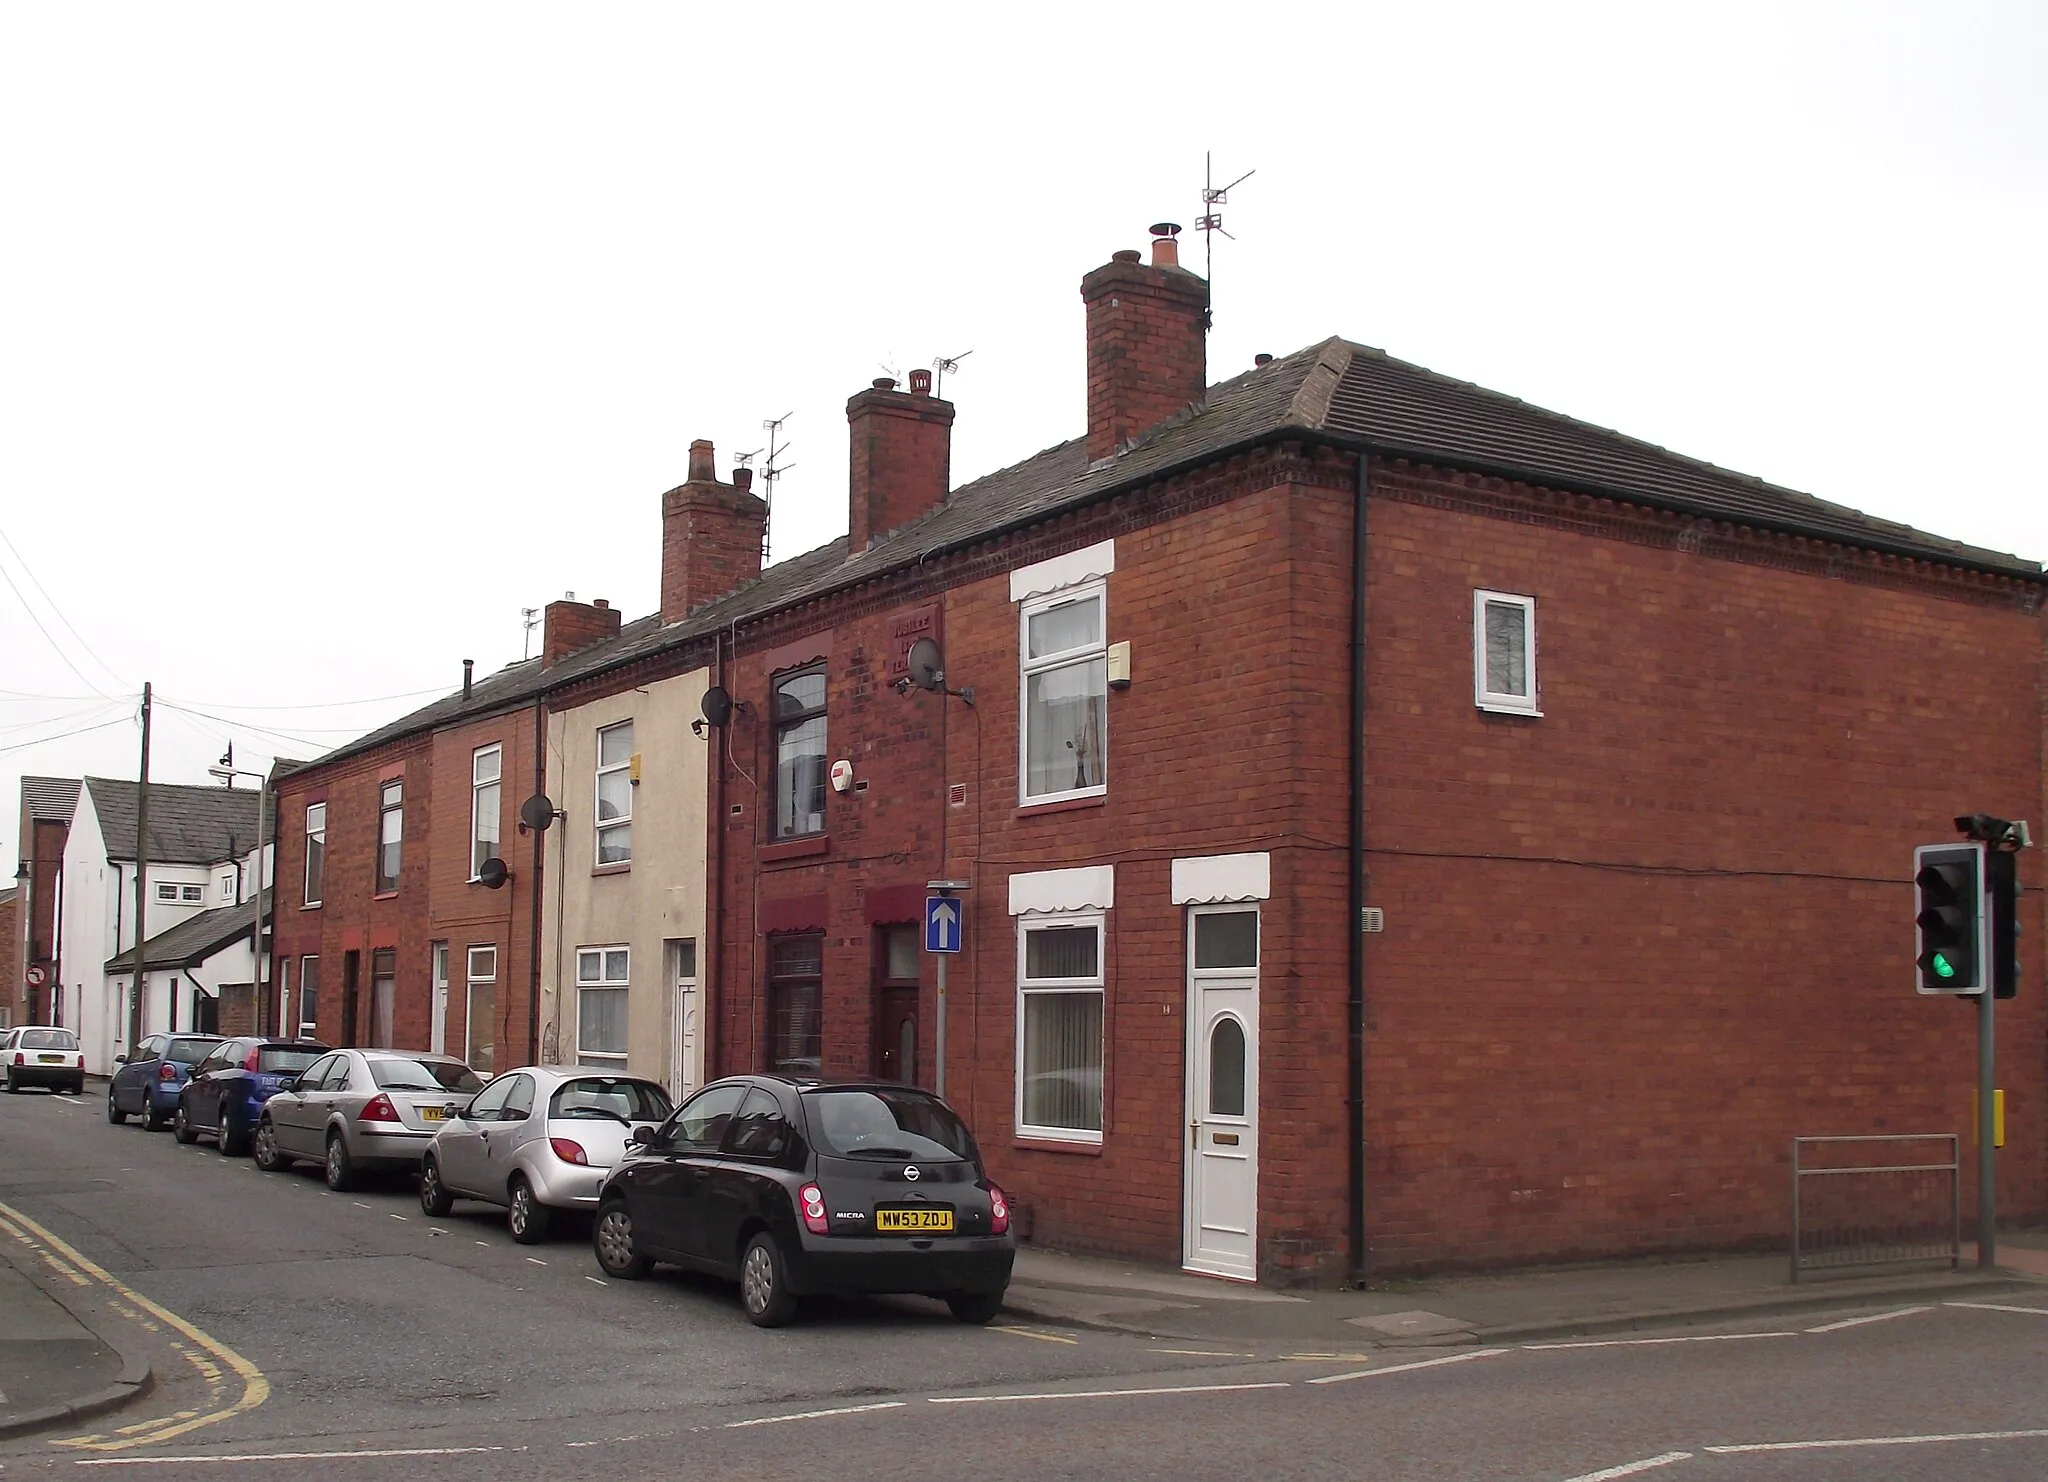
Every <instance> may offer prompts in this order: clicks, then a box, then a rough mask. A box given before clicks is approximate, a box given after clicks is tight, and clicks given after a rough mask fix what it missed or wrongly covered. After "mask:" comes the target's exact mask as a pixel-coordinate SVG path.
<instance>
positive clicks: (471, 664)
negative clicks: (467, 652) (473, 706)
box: [462, 659, 476, 700]
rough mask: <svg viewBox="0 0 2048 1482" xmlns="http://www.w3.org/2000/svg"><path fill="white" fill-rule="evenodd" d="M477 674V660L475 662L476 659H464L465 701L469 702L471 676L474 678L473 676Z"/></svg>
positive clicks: (463, 685) (463, 683)
mask: <svg viewBox="0 0 2048 1482" xmlns="http://www.w3.org/2000/svg"><path fill="white" fill-rule="evenodd" d="M475 673H476V660H475V659H464V660H463V661H462V698H463V699H465V700H467V699H468V698H469V685H470V678H471V676H472V675H474V674H475Z"/></svg>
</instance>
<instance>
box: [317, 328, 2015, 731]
mask: <svg viewBox="0 0 2048 1482" xmlns="http://www.w3.org/2000/svg"><path fill="white" fill-rule="evenodd" d="M1300 434H1311V435H1315V436H1319V437H1322V438H1325V439H1328V440H1330V441H1333V442H1337V443H1341V444H1347V445H1350V446H1354V447H1357V448H1359V449H1361V450H1363V451H1374V452H1379V453H1384V454H1389V455H1394V456H1405V457H1411V458H1415V459H1417V460H1427V461H1430V462H1433V463H1439V464H1444V465H1447V466H1451V467H1459V468H1469V469H1471V470H1473V471H1475V472H1484V473H1493V474H1498V475H1501V476H1504V477H1510V478H1515V479H1519V480H1523V481H1526V482H1529V483H1534V484H1541V485H1546V486H1549V487H1554V488H1562V489H1566V490H1572V491H1576V492H1582V493H1592V494H1603V495H1610V496H1613V497H1617V498H1621V499H1625V500H1629V501H1632V502H1635V503H1641V504H1646V505H1650V506H1653V507H1658V508H1664V509H1670V510H1674V511H1677V512H1680V513H1684V514H1692V515H1700V516H1705V517H1708V518H1713V519H1721V520H1731V521H1735V522H1739V523H1742V524H1748V525H1757V526H1762V527H1765V528H1769V529H1773V530H1779V531H1785V532H1789V533H1793V534H1802V535H1811V536H1817V537H1820V538H1823V539H1827V540H1837V541H1843V542H1846V543H1848V544H1851V545H1858V546H1863V547H1865V548H1868V549H1873V550H1879V551H1886V552H1890V553H1893V554H1898V555H1905V556H1913V557H1917V558H1920V559H1923V560H1929V561H1939V562H1947V563H1950V564H1956V565H1961V566H1965V567H1969V568H1972V569H1975V570H1981V571H1987V572H1991V573H1994V574H1996V575H2001V576H2011V577H2017V578H2020V579H2022V580H2028V581H2040V580H2042V578H2043V575H2044V573H2043V570H2042V568H2041V566H2040V564H2039V563H2037V562H2033V561H2026V560H2022V559H2020V558H2019V557H2017V556H2011V555H2007V554H2004V553H2003V552H1999V551H1989V550H1983V549H1980V548H1978V547H1975V546H1969V545H1965V544H1963V543H1961V542H1960V541H1954V540H1949V539H1947V538H1945V537H1943V536H1939V535H1930V534H1928V533H1926V532H1924V531H1920V530H1916V529H1913V528H1912V527H1910V526H1907V525H1900V524H1896V523H1894V522H1891V521H1888V520H1879V519H1876V518H1874V517H1872V516H1870V515H1866V514H1863V513H1862V512H1861V511H1858V510H1854V509H1850V508H1849V507H1847V506H1846V505H1839V504H1831V503H1829V502H1828V501H1826V500H1823V499H1816V498H1814V497H1813V496H1812V495H1810V494H1802V493H1799V492H1798V491H1797V490H1793V489H1786V488H1781V487H1780V486H1778V485H1775V484H1767V483H1765V482H1764V481H1763V480H1761V479H1757V478H1752V477H1750V476H1748V475H1746V474H1739V473H1733V472H1730V471H1729V470H1727V469H1724V468H1719V467H1717V466H1715V465H1714V464H1711V463H1706V462H1703V461H1701V460H1699V459H1696V458H1689V457H1686V456H1684V455H1683V454H1679V453H1673V452H1670V451H1668V450H1667V449H1664V448H1660V447H1657V446H1656V445H1654V444H1652V443H1646V442H1641V441H1638V440H1637V439H1635V438H1631V437H1625V436H1623V435H1622V434H1621V433H1618V432H1613V431H1610V430H1609V429H1607V428H1604V427H1598V426H1595V425H1594V424H1592V423H1590V422H1580V421H1577V420H1575V419H1573V418H1571V417H1566V416H1563V415H1561V414H1560V413H1557V412H1551V411H1546V410H1544V409H1543V408H1541V407H1537V406H1532V405H1530V404H1529V403H1527V402H1524V401H1520V400H1517V399H1516V398H1515V397H1512V396H1506V395H1503V394H1501V393H1500V392H1496V391H1488V390H1486V389H1484V388H1483V387H1479V386H1474V385H1472V384H1470V383H1469V382H1465V381H1460V380H1456V379H1454V378H1452V377H1450V376H1444V375H1439V374H1438V373H1436V372H1435V371H1431V370H1427V369H1425V368H1423V367H1422V366H1419V365H1412V364H1410V363H1408V362H1407V361H1404V360H1397V359H1395V358H1394V357H1393V356H1391V355H1388V354H1387V353H1386V352H1385V351H1384V350H1378V349H1374V348H1373V347H1371V346H1369V345H1360V344H1354V343H1353V342H1351V341H1349V340H1345V339H1341V338H1332V339H1328V340H1324V341H1323V342H1322V343H1320V344H1316V345H1310V346H1308V347H1307V348H1305V349H1302V350H1298V351H1296V352H1295V353H1294V354H1292V355H1286V356H1282V357H1280V358H1278V359H1276V360H1273V361H1271V362H1269V363H1268V364H1266V365H1264V366H1260V367H1258V368H1257V369H1254V370H1250V371H1247V372H1245V373H1244V374H1242V375H1239V376H1236V377H1234V378H1232V379H1230V380H1227V381H1224V382H1221V383H1219V384H1217V385H1215V386H1212V387H1210V388H1209V392H1208V395H1207V396H1206V397H1205V398H1204V399H1203V401H1202V402H1201V404H1200V405H1199V406H1191V407H1189V408H1188V409H1187V410H1186V411H1184V412H1182V413H1181V415H1179V416H1178V417H1175V418H1173V419H1171V420H1169V421H1167V422H1165V423H1163V424H1162V425H1160V426H1158V427H1155V428H1153V429H1151V430H1150V431H1149V432H1147V433H1146V434H1145V435H1144V436H1142V437H1139V438H1136V439H1134V440H1133V441H1132V442H1131V443H1129V444H1127V445H1126V446H1125V447H1124V448H1122V449H1120V450H1119V451H1118V452H1117V453H1116V455H1115V456H1114V457H1110V458H1103V459H1097V460H1094V461H1090V459H1089V458H1088V455H1087V450H1086V440H1085V439H1084V438H1075V439H1074V440H1072V441H1071V442H1064V443H1059V444H1057V445H1055V446H1053V447H1050V448H1046V449H1044V450H1043V451H1041V452H1038V453H1034V454H1033V455H1032V456H1031V457H1029V458H1026V459H1024V460H1023V461H1022V462H1019V463H1015V464H1012V465H1011V466H1010V467H1008V468H1004V469H1000V470H998V471H997V472H995V473H992V474H989V475H987V476H986V477H983V478H980V479H976V480H975V481H973V482H972V483H968V484H963V485H961V486H960V487H959V488H957V489H955V490H954V491H953V492H952V493H951V494H950V495H949V496H948V497H947V500H946V502H945V503H944V504H943V505H941V506H940V507H939V508H938V509H936V510H933V511H932V512H931V513H929V514H927V515H924V516H923V517H921V518H919V519H917V520H914V521H912V522H910V523H909V524H908V525H905V526H903V527H902V528H901V529H898V530H895V531H891V532H889V533H888V534H887V535H885V536H884V537H882V538H881V539H879V540H876V541H875V542H874V543H873V544H871V545H870V546H868V548H867V549H866V550H863V551H858V552H852V551H849V549H848V543H847V539H846V537H845V536H840V537H839V538H838V539H836V540H832V541H829V542H827V543H826V544H824V545H822V546H819V547H817V548H816V549H815V550H811V551H807V552H805V553H804V554H803V555H800V556H796V557H793V558H791V559H790V560H787V561H783V562H779V563H777V564H776V565H774V566H771V567H769V568H768V569H767V570H766V571H764V572H762V573H761V575H760V577H759V578H758V579H756V580H755V581H753V582H750V583H749V584H747V585H746V586H744V587H741V588H740V589H739V590H738V591H736V592H734V593H732V594H731V595H730V596H728V597H725V598H722V599H721V600H719V601H717V602H713V603H711V604H709V605H707V606H705V607H703V608H700V609H698V610H697V611H696V612H693V613H691V614H690V615H689V616H688V617H686V618H684V619H683V620H682V621H680V622H677V623H667V624H664V623H663V622H662V621H661V619H660V616H659V615H658V614H656V615H651V616H648V617H644V618H640V619H638V620H637V621H635V622H630V623H626V624H624V625H623V626H622V627H621V628H620V630H619V632H618V634H617V635H616V636H614V637H612V638H610V639H607V640H606V641H604V642H602V643H598V644H593V645H592V646H591V647H589V648H586V649H582V650H580V651H579V652H577V653H574V654H570V655H569V656H568V657H566V658H564V659H563V660H562V661H561V662H559V663H557V664H555V665H554V666H552V667H551V668H545V669H544V668H543V667H542V666H541V661H540V660H539V659H529V660H526V661H525V662H523V663H519V664H511V665H507V666H506V667H505V668H504V669H501V670H499V671H498V672H497V673H496V674H493V675H491V676H489V677H487V678H486V679H484V680H481V681H479V682H478V683H477V684H476V685H475V687H474V692H473V693H472V695H471V696H470V698H469V699H468V700H467V701H465V700H464V699H463V698H462V697H461V696H460V695H459V694H458V695H450V696H448V697H446V698H445V699H441V700H437V701H435V702H434V703H433V704H431V705H428V706H425V707H423V708H422V709H419V710H416V711H414V712H412V713H411V714H410V715H407V716H404V717H401V718H400V719H398V720H395V721H393V722H392V723H391V724H390V725H387V726H384V727H381V728H380V729H378V730H375V731H372V732H370V733H369V734H368V735H366V736H364V737H362V738H361V739H359V740H356V741H352V742H350V743H348V744H347V745H345V746H342V747H340V748H338V749H337V750H335V751H333V752H330V753H329V754H328V755H327V756H326V757H322V758H320V759H319V762H321V763H324V762H326V761H330V760H333V759H335V758H337V757H342V756H347V755H350V754H352V753H355V752H358V751H364V750H368V749H369V748H371V747H373V746H377V745H381V744H383V743H384V742H386V741H391V740H396V739H397V738H399V737H401V736H405V735H409V734H412V733H414V732H416V731H420V730H424V729H430V728H433V727H436V726H439V725H442V724H445V723H447V722H449V721H453V720H455V719H457V718H459V717H462V716H465V715H475V714H483V713H486V712H488V711H490V710H493V709H497V708H501V707H504V706H508V705H513V704H521V703H525V702H528V701H531V700H532V699H533V698H534V697H535V696H536V695H538V694H540V693H541V692H542V691H543V690H546V689H550V688H552V687H555V686H558V685H561V684H566V683H569V682H572V681H574V680H577V679H581V678H584V677H587V676H589V675H593V674H597V673H599V672H602V671H604V670H607V669H610V668H613V667H615V666H618V665H622V664H626V663H630V662H632V661H633V660H635V659H639V658H643V657H646V656H647V655H650V654H655V653H660V652H664V651H666V650H669V649H673V648H678V647H681V646H683V645H685V644H688V643H691V642H695V641H698V640H701V639H706V638H708V637H710V636H711V635H712V634H713V633H715V632H717V631H718V630H719V629H721V628H724V627H726V626H727V625H728V624H730V623H734V622H741V621H746V620H748V619H751V618H755V617H760V616H763V615H765V614H767V613H770V612H773V611H776V610H777V609H779V608H783V607H788V606H791V605H794V604H796V603H799V602H805V601H809V600H812V599H814V598H817V597H821V596H824V595H825V594H827V593H829V592H833V591H836V590H839V589H841V588H844V587H850V586H855V585H858V584H859V583H862V582H865V581H871V580H873V579H875V578H877V577H880V576H883V575H886V574H888V573H890V572H892V571H896V570H898V569H901V568H904V567H909V566H915V565H917V564H918V563H919V562H921V561H923V560H925V559H928V558H929V557H930V556H932V555H934V554H936V553H938V552H940V551H943V550H948V549H952V548H955V547H959V546H964V545H968V544H971V543H973V542H976V541H981V540H986V539H988V538H989V537H991V536H994V535H996V534H999V533H1000V532H1002V531H1004V530H1006V529H1009V528H1011V527H1013V526H1019V525H1025V524H1029V523H1032V522H1035V521H1038V520H1042V519H1045V518H1048V517H1050V516H1052V515H1055V514H1058V513H1060V512H1061V511H1063V510H1067V509H1070V508H1074V507H1076V506H1079V505H1083V504H1087V503H1089V502H1091V501H1093V500H1096V499H1099V498H1102V497H1104V496H1106V495H1109V494H1112V493H1114V492H1116V491H1118V490H1120V489H1122V488H1125V487H1127V486H1129V485H1131V484H1135V483H1139V482H1141V481H1144V480H1147V479H1151V478H1156V477H1158V476H1160V475H1163V474H1167V473H1170V472H1173V471H1175V470H1178V469H1183V468H1190V467H1195V466H1198V465H1200V464H1203V463H1206V462H1210V461H1212V460H1214V459H1216V458H1219V457H1221V456H1223V455H1225V454H1227V453H1230V452H1233V451H1235V450H1238V449H1242V448H1247V447H1250V446H1252V445H1254V444H1257V443H1259V442H1262V441H1266V440H1269V439H1273V438H1277V437H1285V436H1289V435H1300ZM318 764H319V763H312V764H309V765H318Z"/></svg>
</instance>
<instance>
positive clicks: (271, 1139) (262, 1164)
mask: <svg viewBox="0 0 2048 1482" xmlns="http://www.w3.org/2000/svg"><path fill="white" fill-rule="evenodd" d="M251 1151H252V1152H254V1153H255V1155H256V1166H257V1167H258V1168H261V1169H262V1170H263V1171H264V1172H265V1173H282V1172H284V1170H285V1169H287V1168H289V1167H291V1164H292V1160H291V1159H289V1158H287V1157H286V1156H285V1155H284V1154H283V1153H281V1152H279V1151H278V1150H277V1128H275V1127H273V1126H272V1125H271V1123H270V1118H268V1117H265V1118H264V1119H263V1120H262V1121H260V1122H258V1123H257V1124H256V1142H255V1145H254V1147H253V1148H252V1149H251Z"/></svg>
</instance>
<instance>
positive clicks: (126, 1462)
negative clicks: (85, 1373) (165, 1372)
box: [72, 1446, 505, 1467]
mask: <svg viewBox="0 0 2048 1482" xmlns="http://www.w3.org/2000/svg"><path fill="white" fill-rule="evenodd" d="M504 1449H505V1448H504V1447H503V1446H418V1447H411V1448H408V1449H405V1450H394V1451H266V1452H261V1453H252V1454H245V1455H237V1456H98V1457H93V1458H91V1459H90V1460H86V1459H80V1460H77V1461H74V1462H72V1465H73V1466H77V1467H151V1466H163V1465H165V1464H177V1465H189V1464H191V1463H194V1462H219V1461H355V1460H358V1459H359V1458H368V1457H383V1456H480V1455H482V1454H484V1453H485V1452H488V1451H503V1450H504Z"/></svg>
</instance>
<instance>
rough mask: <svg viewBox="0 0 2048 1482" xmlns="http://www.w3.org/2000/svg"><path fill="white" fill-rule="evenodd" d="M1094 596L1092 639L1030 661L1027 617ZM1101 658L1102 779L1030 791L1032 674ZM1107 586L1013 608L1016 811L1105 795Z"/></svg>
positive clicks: (1085, 586)
mask: <svg viewBox="0 0 2048 1482" xmlns="http://www.w3.org/2000/svg"><path fill="white" fill-rule="evenodd" d="M1090 598H1093V599H1094V600H1095V603H1096V608H1095V610H1096V613H1097V614H1098V616H1099V617H1100V618H1101V622H1100V625H1099V626H1098V627H1097V628H1096V632H1095V641H1094V642H1093V643H1089V644H1084V645H1082V646H1080V647H1078V648H1068V649H1061V650H1060V651H1059V652H1058V653H1052V654H1045V655H1042V656H1041V657H1039V658H1035V659H1034V658H1032V657H1031V619H1032V618H1034V617H1036V616H1037V615H1038V614H1040V613H1042V612H1049V611H1051V610H1052V609H1053V608H1056V607H1065V606H1068V605H1070V604H1072V603H1076V602H1085V601H1087V600H1089V599H1090ZM1093 660H1100V661H1101V662H1102V665H1103V677H1104V685H1103V694H1102V707H1103V714H1102V781H1101V782H1099V783H1097V784H1096V785H1095V786H1093V787H1072V788H1067V789H1066V790H1064V791H1062V792H1043V793H1033V792H1032V791H1031V680H1032V678H1033V676H1035V675H1039V674H1045V673H1048V672H1050V671H1052V670H1054V669H1065V668H1068V667H1070V666H1072V665H1076V664H1085V663H1088V662H1091V661H1093ZM1108 666H1109V583H1108V582H1106V581H1103V580H1100V579H1098V580H1095V581H1089V582H1080V583H1077V584H1076V585H1074V586H1071V587H1062V588H1060V589H1059V590H1058V591H1053V592H1046V593H1044V594H1042V595H1040V596H1036V597H1032V598H1030V599H1029V600H1027V601H1025V602H1022V603H1020V604H1019V605H1018V608H1017V803H1018V806H1019V807H1026V808H1029V807H1036V806H1038V805H1039V804H1041V803H1064V802H1067V801H1069V800H1070V799H1073V798H1099V797H1101V796H1103V795H1104V794H1105V793H1107V792H1108V791H1109V689H1108Z"/></svg>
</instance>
